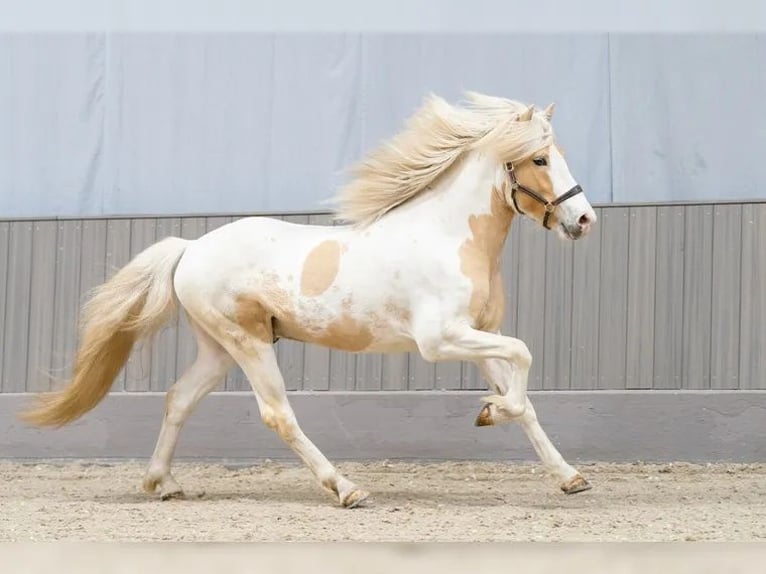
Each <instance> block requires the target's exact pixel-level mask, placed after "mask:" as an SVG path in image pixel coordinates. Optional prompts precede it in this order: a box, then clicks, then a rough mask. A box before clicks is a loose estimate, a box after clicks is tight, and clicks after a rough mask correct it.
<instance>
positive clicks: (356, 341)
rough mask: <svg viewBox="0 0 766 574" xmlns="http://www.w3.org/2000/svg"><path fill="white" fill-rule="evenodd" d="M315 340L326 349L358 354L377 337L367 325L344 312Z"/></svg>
mask: <svg viewBox="0 0 766 574" xmlns="http://www.w3.org/2000/svg"><path fill="white" fill-rule="evenodd" d="M314 339H315V341H316V342H317V343H319V344H321V345H324V346H326V347H330V348H332V349H338V350H340V351H349V352H352V353H356V352H359V351H363V350H364V349H366V348H367V347H369V346H370V345H371V344H372V342H373V340H374V339H375V337H374V336H373V334H372V331H371V330H370V328H369V327H368V326H367V325H365V324H363V323H361V322H359V321H357V320H356V319H354V318H353V317H352V316H351V315H350V314H349V313H348V312H344V313H343V314H342V315H341V316H340V317H338V318H337V319H335V320H334V321H332V322H331V323H330V324H329V325H327V327H326V328H325V329H323V331H322V332H321V333H318V334H317V335H316V337H315V338H314ZM311 342H314V341H311Z"/></svg>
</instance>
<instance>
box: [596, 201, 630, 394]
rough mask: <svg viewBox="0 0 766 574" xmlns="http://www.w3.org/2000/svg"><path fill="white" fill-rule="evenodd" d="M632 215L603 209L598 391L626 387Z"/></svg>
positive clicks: (623, 208) (619, 208) (618, 208)
mask: <svg viewBox="0 0 766 574" xmlns="http://www.w3.org/2000/svg"><path fill="white" fill-rule="evenodd" d="M629 214H630V210H629V209H628V208H625V207H616V208H611V209H604V210H603V212H602V218H601V221H599V222H598V225H601V226H602V229H601V271H600V277H601V286H600V287H599V293H600V296H601V304H600V306H599V327H598V347H599V349H598V353H599V356H598V379H599V380H598V388H599V389H624V388H625V370H626V369H625V361H626V348H625V341H626V338H627V331H628V317H627V308H628V304H627V303H628V238H629V233H628V232H629V229H630V226H629Z"/></svg>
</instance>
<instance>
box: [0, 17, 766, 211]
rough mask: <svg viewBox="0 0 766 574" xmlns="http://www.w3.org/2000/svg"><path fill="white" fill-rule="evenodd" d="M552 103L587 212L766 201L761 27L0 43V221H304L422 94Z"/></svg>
mask: <svg viewBox="0 0 766 574" xmlns="http://www.w3.org/2000/svg"><path fill="white" fill-rule="evenodd" d="M465 89H471V90H478V91H484V92H488V93H491V94H496V95H502V96H506V97H511V98H514V99H519V100H522V101H526V102H530V103H536V104H538V105H540V106H545V105H546V104H548V103H549V102H551V101H553V102H556V104H557V112H556V117H555V120H554V127H555V129H556V132H557V135H558V137H559V140H560V142H561V144H562V145H563V148H564V150H565V152H566V155H567V159H568V161H569V164H570V167H571V169H572V172H573V173H574V175H575V177H576V178H577V179H578V180H579V182H580V183H581V184H582V185H583V187H584V188H585V190H586V192H587V194H588V196H589V198H590V199H591V201H593V202H598V203H606V202H629V203H635V202H655V201H656V202H661V201H678V200H725V199H755V198H766V189H765V188H764V184H763V182H766V114H764V113H763V112H762V106H763V102H765V101H766V34H762V33H757V32H753V33H747V34H745V33H742V34H712V33H696V34H641V33H637V34H622V33H606V32H604V33H600V32H590V33H558V34H544V33H534V34H525V33H518V32H508V33H504V32H489V33H442V32H433V33H431V32H429V33H416V32H411V33H410V32H407V33H379V32H354V33H343V32H314V33H312V32H305V31H302V32H272V33H269V32H260V31H255V32H253V31H243V32H235V33H227V32H216V31H212V32H211V31H204V30H203V31H199V32H194V33H192V32H156V33H155V32H104V31H101V32H99V31H94V32H92V33H87V32H80V33H75V32H67V33H64V32H42V31H41V32H34V31H28V32H24V33H13V32H3V33H0V217H16V216H30V217H32V216H34V217H37V216H54V215H62V216H63V215H67V216H77V215H107V216H108V215H119V214H181V213H183V214H193V213H217V212H226V213H247V212H256V211H258V212H260V211H301V210H312V209H318V208H321V207H322V205H321V203H320V202H321V201H322V200H323V199H325V198H327V197H329V196H330V195H332V193H333V190H334V189H335V188H336V187H337V186H338V185H339V184H340V183H342V182H343V181H344V177H345V176H344V171H343V170H344V168H346V167H348V166H349V165H350V164H351V163H352V162H354V161H355V160H357V159H359V158H360V157H361V156H362V154H364V153H365V152H366V151H369V150H370V149H371V148H373V147H374V146H375V145H376V144H377V143H378V142H379V141H380V140H381V139H382V138H386V137H389V136H391V135H393V134H394V133H395V132H396V131H397V130H399V129H400V128H401V127H402V123H403V121H404V120H405V119H406V118H407V116H409V115H410V114H411V113H412V112H413V111H414V110H415V109H416V108H417V106H418V105H419V104H420V102H421V101H422V99H423V97H424V96H425V95H426V94H427V93H429V92H435V93H437V94H439V95H442V96H444V97H446V98H448V99H450V100H452V101H455V100H456V99H458V98H460V97H461V93H462V91H463V90H465Z"/></svg>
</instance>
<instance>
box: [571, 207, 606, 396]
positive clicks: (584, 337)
mask: <svg viewBox="0 0 766 574" xmlns="http://www.w3.org/2000/svg"><path fill="white" fill-rule="evenodd" d="M596 215H597V217H598V218H599V220H602V219H603V217H604V213H603V210H602V209H596ZM597 225H598V227H597V228H596V229H595V230H594V232H593V233H592V234H591V235H589V236H588V237H585V238H583V239H580V240H579V241H577V243H575V245H574V249H573V254H572V257H573V260H572V272H573V275H572V357H571V372H570V388H572V389H597V388H598V342H599V334H598V333H599V331H598V329H599V301H600V300H601V276H600V275H601V233H602V228H601V225H600V224H597Z"/></svg>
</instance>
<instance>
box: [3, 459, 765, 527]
mask: <svg viewBox="0 0 766 574" xmlns="http://www.w3.org/2000/svg"><path fill="white" fill-rule="evenodd" d="M340 469H341V471H342V472H344V473H345V474H346V475H347V476H348V477H349V478H351V479H352V480H354V481H355V482H357V484H359V485H360V486H361V487H363V488H366V489H368V490H369V491H370V492H371V497H370V499H369V501H368V502H367V503H366V505H365V506H364V507H363V508H358V509H354V510H345V509H342V508H340V507H338V506H337V504H336V503H335V502H334V500H333V499H332V498H331V496H330V495H329V494H327V493H325V492H324V491H323V490H322V489H321V488H320V487H319V486H317V485H315V484H314V482H313V481H312V479H311V476H310V474H309V472H308V470H306V469H305V468H303V467H300V466H295V465H283V464H275V463H263V464H259V465H257V466H248V467H225V466H222V465H218V464H178V465H176V468H175V473H174V474H175V476H176V478H177V479H178V480H179V482H180V483H181V484H182V485H183V486H184V488H185V489H186V491H187V492H189V493H197V494H199V493H201V492H202V491H204V494H203V495H202V496H200V497H199V498H194V499H187V500H172V501H167V502H161V501H159V500H158V499H157V498H155V497H152V496H149V495H146V494H144V493H143V492H142V491H141V490H140V482H141V477H142V475H143V471H144V465H143V463H141V464H138V463H127V464H74V463H66V464H60V465H59V464H18V463H8V462H0V484H2V485H3V488H2V489H1V490H0V541H23V540H64V539H68V540H120V541H139V540H143V541H150V540H177V541H188V540H199V541H286V540H293V541H322V540H361V541H482V542H487V541H500V540H518V541H528V540H548V541H587V540H631V541H641V540H644V541H669V540H729V541H749V540H757V539H763V538H766V491H764V485H766V465H765V464H757V465H755V464H751V465H707V466H698V465H689V464H672V465H649V464H628V465H615V464H596V465H581V466H580V470H581V471H582V472H583V474H584V475H585V476H586V477H587V478H588V479H589V480H590V481H591V482H592V483H593V486H594V488H593V490H591V491H589V492H585V493H582V494H577V495H573V496H566V495H564V494H562V493H561V492H559V491H558V489H557V486H556V483H555V482H554V481H553V480H552V479H551V478H550V477H548V476H546V475H544V474H541V471H540V467H539V466H532V465H503V464H496V463H467V462H466V463H438V464H410V463H386V462H379V463H364V464H361V463H346V464H341V465H340Z"/></svg>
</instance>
